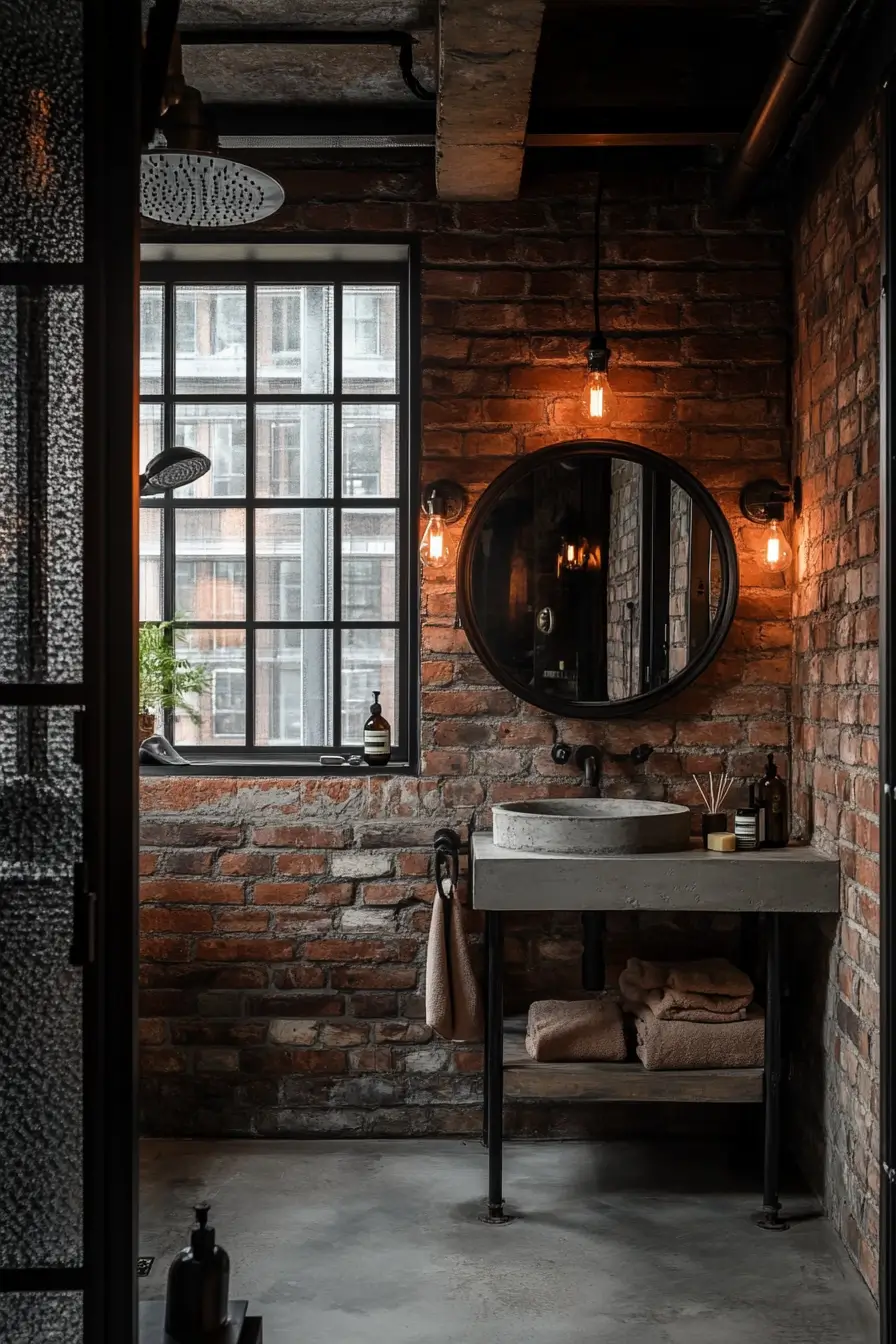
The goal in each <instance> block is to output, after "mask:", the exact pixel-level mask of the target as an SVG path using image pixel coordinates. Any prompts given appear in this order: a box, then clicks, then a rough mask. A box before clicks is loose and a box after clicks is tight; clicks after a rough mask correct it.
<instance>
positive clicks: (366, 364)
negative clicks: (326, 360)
mask: <svg viewBox="0 0 896 1344" xmlns="http://www.w3.org/2000/svg"><path fill="white" fill-rule="evenodd" d="M397 388H398V286H397V285H346V286H345V288H344V289H343V291H342V390H343V392H352V393H355V394H358V393H361V392H395V391H397Z"/></svg>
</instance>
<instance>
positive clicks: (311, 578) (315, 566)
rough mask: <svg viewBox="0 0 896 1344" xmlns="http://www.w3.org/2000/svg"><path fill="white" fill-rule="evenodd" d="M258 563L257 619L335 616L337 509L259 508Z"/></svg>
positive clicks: (257, 531) (303, 618) (256, 527)
mask: <svg viewBox="0 0 896 1344" xmlns="http://www.w3.org/2000/svg"><path fill="white" fill-rule="evenodd" d="M255 564H256V568H255V586H256V604H257V605H256V620H259V621H328V620H330V618H331V616H332V594H333V513H332V510H330V509H259V510H258V512H257V513H256V515H255Z"/></svg>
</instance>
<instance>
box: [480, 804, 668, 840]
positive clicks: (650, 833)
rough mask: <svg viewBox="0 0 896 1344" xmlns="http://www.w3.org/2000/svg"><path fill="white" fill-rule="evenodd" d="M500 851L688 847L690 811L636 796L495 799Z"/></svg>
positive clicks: (497, 838) (495, 827)
mask: <svg viewBox="0 0 896 1344" xmlns="http://www.w3.org/2000/svg"><path fill="white" fill-rule="evenodd" d="M492 818H493V819H492V825H493V828H494V837H493V838H494V843H495V844H496V845H497V846H498V847H499V848H500V849H516V850H527V851H529V852H530V853H533V852H534V853H536V854H657V853H662V852H668V851H671V850H682V849H687V848H688V845H689V843H690V834H691V813H690V810H689V809H688V808H686V807H681V806H680V805H679V804H678V803H652V802H647V801H645V800H643V799H640V798H549V799H548V798H546V799H544V800H541V801H538V802H527V803H499V804H498V805H497V806H496V807H495V808H494V809H493V811H492Z"/></svg>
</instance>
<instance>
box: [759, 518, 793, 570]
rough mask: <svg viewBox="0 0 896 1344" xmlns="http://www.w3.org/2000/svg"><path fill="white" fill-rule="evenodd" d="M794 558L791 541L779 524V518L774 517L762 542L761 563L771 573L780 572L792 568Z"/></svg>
mask: <svg viewBox="0 0 896 1344" xmlns="http://www.w3.org/2000/svg"><path fill="white" fill-rule="evenodd" d="M792 559H793V550H792V548H791V545H790V542H789V541H788V540H787V538H786V537H785V535H784V533H783V532H782V531H781V529H780V527H779V526H778V521H777V519H776V518H772V519H771V521H770V522H769V525H768V531H767V532H766V534H765V537H764V539H763V542H762V551H761V552H760V557H759V563H760V565H761V566H762V568H763V569H765V570H768V571H769V573H771V574H780V573H783V572H784V571H786V570H788V569H789V568H790V562H791V561H792Z"/></svg>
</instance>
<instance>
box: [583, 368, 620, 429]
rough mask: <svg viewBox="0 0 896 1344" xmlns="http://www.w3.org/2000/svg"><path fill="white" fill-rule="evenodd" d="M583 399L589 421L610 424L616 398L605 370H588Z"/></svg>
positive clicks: (614, 411) (614, 410)
mask: <svg viewBox="0 0 896 1344" xmlns="http://www.w3.org/2000/svg"><path fill="white" fill-rule="evenodd" d="M583 399H584V402H585V413H586V415H587V416H588V418H589V420H597V421H599V422H601V423H603V424H609V423H610V421H611V420H612V419H613V417H614V415H615V413H616V397H615V395H614V392H613V389H612V388H611V387H610V380H609V378H608V377H607V373H606V370H605V369H589V371H588V375H587V377H586V378H585V395H584V398H583Z"/></svg>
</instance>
